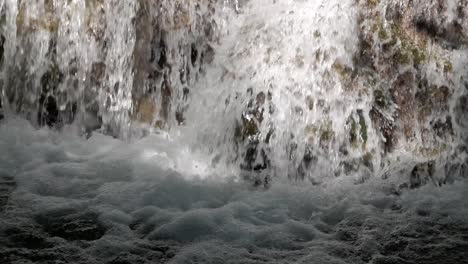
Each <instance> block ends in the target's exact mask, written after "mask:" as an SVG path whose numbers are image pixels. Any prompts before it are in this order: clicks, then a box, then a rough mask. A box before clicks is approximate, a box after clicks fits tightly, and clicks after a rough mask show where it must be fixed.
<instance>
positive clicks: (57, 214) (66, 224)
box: [36, 210, 106, 241]
mask: <svg viewBox="0 0 468 264" xmlns="http://www.w3.org/2000/svg"><path fill="white" fill-rule="evenodd" d="M97 218H98V215H97V214H96V213H93V212H77V211H74V210H63V211H54V212H49V213H45V214H41V215H38V216H37V217H36V219H37V222H38V223H39V224H41V225H42V227H43V229H44V231H45V232H46V233H48V234H49V235H51V236H57V237H61V238H64V239H66V240H70V241H74V240H87V241H93V240H97V239H99V238H101V237H102V236H103V235H104V234H105V232H106V228H104V226H102V225H101V224H100V223H99V221H98V219H97Z"/></svg>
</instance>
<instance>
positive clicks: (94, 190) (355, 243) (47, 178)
mask: <svg viewBox="0 0 468 264" xmlns="http://www.w3.org/2000/svg"><path fill="white" fill-rule="evenodd" d="M65 131H67V130H65ZM68 132H70V131H68ZM0 146H1V148H0V149H1V151H0V162H1V164H2V170H1V172H0V173H1V174H3V175H5V174H6V175H15V179H16V181H17V184H18V187H17V189H16V190H15V191H14V193H13V194H12V196H11V198H10V201H9V203H8V205H7V208H6V211H5V212H4V214H3V216H2V217H1V220H0V221H1V230H8V229H9V228H13V227H16V228H20V230H21V228H24V229H25V230H30V228H31V227H33V228H34V226H36V225H37V224H34V222H33V219H34V218H35V217H37V215H47V214H48V213H49V212H67V210H68V211H69V210H78V212H80V211H81V212H90V211H91V212H96V213H97V214H98V221H99V222H100V223H102V224H103V225H104V226H105V227H106V228H107V231H106V233H105V235H104V236H103V237H102V238H100V239H99V240H96V241H90V242H80V243H79V242H78V241H77V242H73V241H66V240H64V239H62V238H59V237H55V238H52V237H50V238H47V241H49V242H51V243H54V246H53V247H52V248H47V249H40V252H43V253H42V254H43V255H44V254H45V255H46V256H47V254H50V255H51V256H54V258H57V259H58V258H64V259H65V261H67V259H68V261H67V263H70V262H73V263H105V262H106V261H109V260H112V259H115V258H116V257H118V256H124V257H125V258H126V259H127V260H128V261H129V262H130V263H136V262H138V261H143V260H144V262H145V263H146V261H150V259H153V261H155V260H154V259H155V258H156V259H157V257H156V256H155V255H154V254H155V252H154V251H152V250H150V248H151V246H150V245H161V243H162V244H163V245H167V246H169V247H170V249H171V250H170V251H171V252H173V253H175V257H174V258H171V259H170V260H168V261H169V262H170V263H265V262H268V263H365V262H367V261H365V262H363V261H364V260H363V258H364V259H365V256H370V257H369V260H370V259H374V261H377V260H378V259H380V261H383V260H382V259H387V260H388V261H390V260H391V259H393V260H394V261H395V259H396V260H398V257H397V255H396V254H397V253H398V254H400V255H401V256H403V257H404V256H407V257H408V256H409V258H410V259H414V260H416V259H417V258H418V257H420V258H421V259H424V258H425V257H427V256H431V254H432V255H433V256H434V258H435V259H436V258H440V257H441V254H444V253H443V252H444V247H445V246H449V247H451V248H454V250H455V251H453V252H454V253H452V254H453V255H452V259H455V260H457V259H459V258H460V256H464V255H463V254H462V253H463V247H464V246H463V245H465V246H466V224H467V223H468V211H467V208H468V204H467V201H468V200H467V199H468V188H467V187H468V186H467V183H466V181H460V182H456V183H455V184H453V185H446V186H444V187H442V188H437V187H435V186H426V187H424V188H421V189H417V190H412V191H408V192H405V193H404V194H403V195H401V196H397V195H395V194H393V193H392V191H391V189H392V186H391V184H389V183H388V182H383V181H382V180H373V181H370V182H368V183H366V184H363V185H354V184H352V183H350V182H349V181H348V180H346V179H345V178H341V179H337V180H335V181H334V182H332V183H330V184H329V185H328V186H325V187H324V186H322V187H312V186H301V185H295V184H291V183H277V184H275V185H274V186H272V187H271V188H270V189H269V190H255V189H252V187H250V186H249V185H248V184H247V183H244V182H238V181H236V179H235V178H232V177H231V176H230V175H220V174H212V172H211V171H210V168H211V166H210V163H209V160H207V159H205V158H204V157H203V156H199V155H196V154H193V153H192V154H186V155H184V154H183V153H185V147H184V146H181V145H178V144H174V143H173V142H172V143H171V142H170V141H168V140H167V139H165V138H163V137H161V136H151V137H148V138H145V139H142V140H139V141H136V142H134V143H132V144H128V143H124V142H122V141H119V140H116V139H111V138H109V137H108V136H103V135H100V134H94V135H93V136H92V137H91V138H90V139H89V140H84V139H82V138H80V137H78V136H75V135H73V133H57V132H52V131H49V130H47V129H42V130H35V129H34V128H33V127H31V126H30V125H29V124H28V123H27V122H25V121H21V120H10V121H8V122H7V123H3V124H1V126H0ZM135 223H138V225H136V226H137V227H136V228H134V230H132V229H130V227H129V226H132V224H135ZM431 223H432V224H431ZM434 224H435V226H433V225H434ZM444 228H445V229H444ZM446 228H448V230H449V231H450V232H455V233H456V234H455V235H450V234H449V233H448V232H449V231H447V230H446ZM460 228H461V229H460ZM463 228H464V229H463ZM431 230H432V231H431ZM463 230H465V231H463ZM410 231H411V232H410ZM27 232H31V231H27ZM35 232H39V233H40V231H35ZM412 232H413V233H412ZM414 232H415V233H414ZM433 232H436V233H433ZM392 234H393V235H392ZM434 234H438V235H435V236H437V237H438V239H435V237H434ZM444 234H446V235H444ZM348 236H350V237H348ZM406 236H408V237H406ZM413 236H420V237H427V239H431V237H432V239H434V241H431V242H430V243H431V245H432V246H433V247H434V249H433V250H432V251H429V252H425V253H424V255H418V254H419V253H417V252H419V251H418V250H423V251H424V249H423V248H424V247H425V244H424V243H420V242H419V240H414V239H412V238H411V237H413ZM5 238H6V239H7V237H5ZM161 241H166V242H161ZM401 241H406V243H408V244H409V245H410V246H409V247H408V249H407V250H406V251H405V250H404V249H402V250H401V251H399V252H396V253H395V252H390V253H383V252H384V251H383V248H384V247H385V246H386V245H387V244H391V243H393V242H401ZM3 242H4V241H3ZM144 245H147V246H146V247H145V246H144ZM444 245H445V246H444ZM460 247H461V248H460ZM465 248H466V247H465ZM24 250H26V251H24ZM0 252H2V253H3V255H4V254H5V252H8V251H5V249H3V250H0ZM13 252H15V251H13ZM23 252H26V253H22V254H23V255H24V254H25V255H26V256H27V255H28V254H32V255H33V256H34V254H38V253H34V252H36V251H34V250H28V249H23ZM28 252H32V253H28ZM415 252H416V253H415ZM441 252H442V253H441ZM16 254H17V253H16ZM381 254H382V255H381ZM405 254H406V255H405ZM411 254H416V255H411ZM427 254H429V255H427ZM460 254H461V255H460ZM13 255H14V254H13ZM383 255H385V256H383ZM72 256H74V257H75V258H72ZM77 256H78V257H77ZM159 257H160V256H159ZM13 259H14V258H13ZM449 259H450V258H449ZM12 263H16V262H14V261H13V262H12ZM18 263H19V262H18ZM138 263H139V262H138ZM376 263H378V262H376ZM451 263H455V262H451ZM457 263H463V262H457Z"/></svg>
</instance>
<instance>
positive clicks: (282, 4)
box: [0, 0, 468, 264]
mask: <svg viewBox="0 0 468 264" xmlns="http://www.w3.org/2000/svg"><path fill="white" fill-rule="evenodd" d="M101 2H102V1H98V0H96V1H50V2H49V1H26V0H23V1H15V0H6V1H1V2H0V3H2V5H0V6H1V7H2V8H3V9H2V10H3V12H5V14H6V15H5V18H6V20H5V22H2V23H4V24H2V34H3V35H4V36H5V39H6V42H5V54H4V61H7V62H10V63H4V64H3V67H2V80H4V83H6V84H8V85H6V86H2V87H1V89H2V90H1V91H2V99H3V102H4V104H5V105H6V106H5V108H6V111H7V118H6V120H4V121H0V122H1V123H0V177H3V176H11V177H13V178H14V180H15V181H16V185H17V186H16V188H15V189H14V190H13V192H12V193H11V195H10V197H9V200H8V203H7V205H6V207H5V210H4V211H3V212H2V215H1V217H0V231H1V232H2V234H5V235H4V236H3V237H2V238H1V239H0V257H1V258H0V260H2V258H3V257H5V256H8V257H9V258H8V259H7V261H11V262H12V263H23V262H22V261H26V260H30V262H32V263H34V260H33V259H34V257H36V258H37V257H38V256H42V257H43V258H44V259H40V260H38V261H37V262H42V263H48V262H47V261H48V260H47V256H48V257H49V258H51V259H53V260H57V261H58V260H59V259H61V260H62V262H65V263H106V262H108V261H112V260H116V258H121V259H124V260H125V261H127V263H158V262H166V261H167V262H169V263H320V264H323V263H418V262H420V263H431V262H430V261H429V260H430V259H431V258H433V259H434V260H438V261H439V263H443V261H444V260H446V261H448V262H450V263H466V252H465V251H464V249H465V248H466V246H467V235H466V232H467V230H468V227H467V225H468V211H467V210H468V209H467V208H468V204H467V201H468V200H467V199H468V186H467V182H466V180H463V179H458V178H457V176H465V175H456V176H454V178H455V179H453V182H451V184H447V185H443V186H441V187H436V186H435V185H436V184H437V183H438V182H437V181H436V180H434V183H436V184H432V183H429V184H427V185H425V186H423V187H421V188H418V189H414V190H410V189H405V188H403V187H401V186H402V185H404V184H405V183H407V182H408V181H409V176H410V173H411V169H412V168H413V166H414V164H416V163H418V162H424V161H426V160H425V159H424V158H421V157H417V156H415V155H414V153H411V152H410V151H408V149H410V148H411V147H413V146H405V145H404V143H405V142H403V143H401V145H400V146H398V148H397V151H395V153H393V154H392V155H390V156H389V157H387V160H384V157H383V150H382V146H381V144H380V143H379V142H380V140H381V139H380V138H379V137H380V136H379V135H378V134H377V131H376V129H374V128H373V127H371V125H370V124H371V120H370V117H369V114H368V113H369V110H370V109H371V107H372V102H373V99H374V98H373V95H372V94H371V93H367V92H362V93H359V92H358V93H349V92H348V91H347V89H348V88H349V87H345V86H344V83H343V82H342V81H341V80H340V74H339V73H337V72H336V71H335V70H334V67H336V65H341V67H353V65H352V58H353V54H354V53H355V52H356V51H357V49H358V46H357V45H358V29H357V28H356V27H357V20H358V10H357V6H356V5H355V4H354V3H355V1H351V0H349V1H348V0H346V1H339V0H336V1H335V0H332V1H299V0H285V1H271V0H258V1H256V0H255V1H254V0H251V1H219V3H215V4H207V3H205V2H203V3H202V4H200V3H199V2H197V1H178V2H177V1H161V3H150V4H148V3H147V2H144V1H104V2H102V3H101ZM206 2H208V1H206ZM19 3H21V4H19ZM46 3H52V7H53V10H54V11H53V12H51V11H50V10H49V11H48V9H47V8H46V7H47V5H46ZM178 3H179V4H178ZM180 3H182V4H180ZM197 4H200V7H199V8H200V9H196V5H197ZM383 7H384V6H383V4H382V9H383ZM212 10H215V11H212ZM212 12H214V13H212ZM48 16H50V17H52V18H51V19H50V20H48V18H47V17H48ZM18 17H20V18H21V19H18ZM141 17H144V19H141V20H139V21H140V22H135V21H136V20H137V19H136V18H141ZM187 17H188V18H187ZM145 19H146V20H145ZM187 19H188V20H187ZM206 20H208V21H209V20H212V21H211V22H210V27H211V29H210V30H213V31H214V33H212V34H208V35H209V36H207V35H205V34H206V32H205V30H206V29H205V26H206V23H207V22H206ZM47 21H49V22H47ZM142 21H143V22H142ZM148 21H149V22H148ZM55 23H56V24H55ZM138 23H141V24H142V25H143V26H141V28H139V27H136V26H135V24H138ZM187 24H189V25H191V26H187ZM138 25H139V24H138ZM155 25H158V26H161V27H162V28H163V29H165V30H167V32H165V33H164V34H166V35H165V37H164V39H165V45H167V50H166V51H165V53H166V54H167V58H166V60H167V61H168V62H167V63H166V64H167V65H166V64H164V63H163V65H162V66H160V65H156V64H158V60H161V57H162V55H161V54H162V53H161V50H162V49H163V48H161V47H160V46H161V44H160V43H154V42H152V41H159V38H158V37H157V36H156V37H155V35H157V34H162V35H164V34H163V33H160V32H159V33H155V32H152V29H153V28H152V27H155ZM50 27H52V28H55V27H56V29H53V30H51V29H50ZM54 34H55V35H56V36H54ZM55 38H56V41H57V43H56V51H55V53H56V54H55V55H51V54H50V49H51V45H50V41H51V40H53V39H55ZM161 38H162V37H161ZM192 43H195V44H196V45H198V46H197V47H199V50H198V53H199V54H198V57H199V59H198V61H197V63H196V66H195V65H193V64H192V63H191V58H190V55H189V54H190V52H193V51H192V50H191V45H192ZM207 45H209V46H210V47H211V48H212V49H213V50H214V54H213V58H212V62H211V63H206V64H204V65H200V62H199V61H200V60H201V59H200V57H201V54H200V53H201V50H203V49H205V48H206V47H207ZM52 46H53V45H52ZM155 46H157V48H155ZM103 47H105V48H103ZM151 49H155V50H153V51H151ZM152 53H156V54H155V55H154V54H152ZM153 55H154V56H155V57H156V58H153V59H154V60H153V61H152V62H148V60H147V59H148V58H149V57H152V56H153ZM455 55H456V56H458V57H459V60H457V61H456V63H454V65H453V67H454V77H453V79H454V80H455V79H456V80H458V79H461V78H460V77H461V76H464V75H463V74H465V73H464V70H466V65H465V64H464V62H466V61H468V59H467V58H468V56H467V53H466V52H465V51H464V50H462V51H457V52H455ZM455 55H453V56H455ZM206 56H208V55H206ZM55 60H56V61H55ZM13 61H14V63H13ZM99 63H104V65H105V66H106V67H105V69H104V70H103V73H102V75H103V76H104V77H102V80H100V81H96V80H94V78H97V77H95V76H93V74H96V71H99V70H98V68H99V67H98V68H96V67H97V66H96V65H98V64H99ZM55 64H56V65H57V67H58V69H60V71H61V72H62V73H63V75H64V77H63V79H62V80H61V81H60V82H59V85H58V87H57V88H56V89H57V91H54V95H55V96H56V97H57V98H58V100H57V104H58V105H59V109H60V110H61V111H62V110H64V112H65V110H67V109H68V107H70V105H71V104H72V103H74V102H75V103H77V108H78V110H77V117H76V119H75V121H74V123H73V124H72V125H64V126H62V127H61V129H60V130H55V129H49V128H44V127H43V128H39V126H37V123H38V122H37V118H36V116H35V115H36V112H37V109H38V108H40V105H39V104H38V100H39V97H40V96H41V89H42V87H41V77H42V76H43V74H44V73H45V72H47V71H49V70H50V68H53V67H54V65H55ZM168 65H170V66H168ZM434 65H435V64H434ZM434 65H433V64H428V65H427V71H428V73H430V74H429V75H430V76H431V78H432V79H431V81H432V82H434V83H437V82H440V81H441V78H440V73H437V72H436V70H434V69H432V68H431V67H435V66H434ZM151 74H153V75H155V76H157V77H154V79H151V78H149V77H148V76H147V75H151ZM431 74H432V75H431ZM181 75H184V77H183V78H182V77H180V76H181ZM11 78H13V79H14V80H10V81H5V80H9V79H11ZM22 78H23V79H25V80H23V79H22ZM457 78H458V79H457ZM97 79H99V78H97ZM17 80H21V81H17ZM164 82H167V83H169V85H170V86H171V88H170V89H171V91H170V93H171V96H170V100H169V101H170V103H169V114H168V117H167V120H164V121H165V123H163V125H161V126H158V125H156V123H157V122H158V121H161V119H164V118H163V116H164V113H163V112H164V109H160V108H163V103H162V101H164V100H165V99H164V97H165V96H167V95H165V94H164V91H162V90H163V89H162V88H161V87H162V86H163V85H164ZM458 82H459V80H458V81H457V82H456V83H454V84H453V86H455V87H459V86H460V87H461V84H460V83H458ZM444 84H445V83H441V84H439V85H444ZM154 87H156V88H154ZM187 87H189V88H190V94H189V96H188V99H184V95H183V94H184V88H187ZM152 89H156V91H154V92H152V93H151V96H150V100H152V101H153V102H155V104H156V103H157V104H158V106H157V107H156V108H155V109H156V110H155V109H152V111H153V112H155V113H153V114H154V116H152V117H151V120H150V122H149V123H150V124H141V123H139V122H138V118H135V116H134V114H135V113H134V112H135V111H136V110H135V108H136V106H135V103H136V102H137V101H138V100H140V99H141V98H142V97H144V96H146V93H149V91H151V90H152ZM249 89H251V91H250V92H249V91H248V90H249ZM463 91H464V90H463V89H459V90H457V91H456V93H457V96H461V95H463V93H465V92H463ZM261 92H263V94H264V96H265V97H266V99H265V104H264V105H261V106H258V107H257V108H256V107H255V105H256V101H255V100H256V97H257V95H258V94H259V93H261ZM250 93H251V94H250ZM12 94H14V95H15V96H16V97H15V98H14V100H13V102H12V103H11V105H9V100H7V99H6V98H7V97H9V96H11V95H12ZM269 94H271V98H268V97H270V96H269ZM455 97H456V96H455ZM307 98H312V99H313V101H312V105H313V107H311V108H312V109H309V107H310V104H311V102H310V101H309V100H308V99H307ZM137 99H138V100H137ZM251 101H252V102H253V105H254V106H252V105H251V106H249V104H252V102H251ZM226 102H228V103H226ZM94 104H97V106H95V105H94ZM18 105H20V107H19V106H18ZM15 108H19V109H15ZM95 108H97V109H95ZM180 109H183V110H184V117H185V122H184V124H183V125H181V126H178V125H177V120H176V118H175V112H176V111H178V110H180ZM270 109H273V111H271V113H270ZM358 110H359V111H362V112H363V113H364V114H363V115H360V114H358V113H359V112H358ZM93 111H96V112H97V113H98V115H99V116H100V117H101V118H102V123H103V126H102V127H101V129H100V130H98V131H95V132H94V133H92V134H88V135H90V138H89V139H85V136H83V131H82V130H87V127H91V126H96V124H95V123H97V120H96V116H95V115H96V113H94V112H93ZM249 111H251V112H249ZM252 111H253V113H252ZM255 111H263V121H262V122H257V123H256V125H257V126H258V132H259V133H258V134H256V135H249V137H248V138H247V139H243V140H239V139H236V138H235V136H234V135H235V134H236V129H237V127H236V126H237V125H238V124H242V122H245V120H253V119H252V118H253V115H255ZM15 112H19V113H15ZM461 113H463V111H461ZM17 115H20V116H22V117H26V119H29V121H31V123H32V124H33V125H31V124H30V123H28V122H27V121H24V120H23V119H21V118H19V117H17ZM350 115H352V116H353V117H354V119H356V120H359V119H360V118H363V119H364V120H365V123H366V124H368V129H367V130H368V132H367V140H366V142H365V147H363V148H361V147H358V148H354V149H352V148H350V154H349V156H348V157H343V156H342V154H341V153H340V148H341V147H343V146H345V147H350V146H349V142H348V141H349V126H350V125H349V124H348V123H347V120H348V117H349V116H350ZM242 116H244V118H242ZM460 120H461V121H460V122H458V123H459V125H460V127H457V129H458V133H459V134H457V135H456V136H457V137H460V138H461V140H465V139H466V138H463V137H464V135H465V134H466V133H464V131H463V129H464V128H465V127H464V126H463V125H464V123H463V122H464V121H463V120H465V119H464V117H463V116H461V117H460ZM272 129H273V130H274V135H273V136H272V137H271V140H270V142H269V143H266V142H265V141H266V138H267V137H268V132H269V131H270V130H272ZM323 130H325V131H328V130H331V131H333V136H332V137H333V140H331V139H328V140H326V139H325V140H322V136H323V135H319V134H320V133H322V132H320V131H323ZM148 131H149V132H150V133H148ZM318 131H319V132H318ZM87 132H89V131H87ZM109 134H111V135H113V136H117V137H119V138H120V139H114V138H113V137H111V136H109ZM143 135H145V136H143ZM324 138H327V136H324ZM121 139H124V140H121ZM255 139H258V140H259V142H260V143H259V144H258V146H257V148H258V149H263V150H264V151H265V152H266V153H267V155H268V159H269V161H270V163H271V165H270V167H269V168H268V169H266V170H264V171H262V172H259V173H257V172H255V173H253V172H252V174H255V175H257V174H261V176H262V177H263V176H264V175H263V174H266V175H267V176H269V177H272V178H273V179H274V181H273V183H271V184H270V185H267V187H269V188H264V187H263V186H261V187H253V186H252V185H253V184H252V182H251V181H244V179H243V178H244V177H243V176H244V175H243V174H245V173H246V172H245V170H241V169H240V167H241V165H243V163H244V156H245V152H246V149H248V147H249V143H250V142H251V141H250V140H255ZM358 141H359V144H362V143H363V141H364V140H363V139H362V138H359V139H358ZM418 143H421V142H419V141H418V142H416V144H418ZM457 143H458V142H457ZM293 145H295V146H296V147H295V148H293V147H292V146H293ZM408 145H410V144H408ZM450 147H452V146H450ZM310 149H312V154H313V155H314V157H317V162H316V164H314V166H312V168H310V169H308V170H307V172H306V175H305V179H308V180H306V181H302V180H300V178H301V177H299V176H298V177H296V174H297V173H298V172H297V171H298V170H299V169H298V168H299V167H301V166H302V162H303V159H304V156H305V153H306V152H307V151H309V150H310ZM454 149H456V146H453V149H451V148H449V149H448V150H447V151H446V152H444V153H442V154H441V155H440V157H437V159H438V161H439V160H442V161H443V162H442V163H440V164H438V165H437V168H436V169H437V173H440V175H443V176H440V178H444V177H446V175H445V173H446V172H445V171H443V170H444V165H445V163H444V162H445V161H446V160H447V159H449V157H451V156H449V154H451V152H452V151H454ZM366 153H371V155H372V164H371V165H370V166H369V167H363V166H361V167H359V170H358V171H355V172H353V173H351V174H350V175H341V177H335V176H337V175H338V174H339V173H337V172H336V170H337V168H339V167H340V166H341V164H340V162H342V161H344V160H345V159H351V160H352V159H360V158H361V157H362V156H363V155H364V154H366ZM464 155H465V154H463V153H461V154H460V155H459V156H457V157H456V158H457V159H458V160H459V161H460V163H461V164H462V163H463V162H465V160H466V156H464ZM259 156H260V155H258V156H257V157H256V160H255V162H256V163H262V162H263V161H262V160H260V157H259ZM456 161H457V160H453V162H454V163H456ZM460 171H461V172H459V174H463V173H465V172H466V171H463V168H462V169H461V170H460ZM438 175H439V174H437V175H436V176H435V177H434V178H437V177H439V176H438ZM384 176H385V177H384ZM291 178H292V179H295V180H297V179H299V180H298V181H291V180H290V179H291ZM311 182H312V183H313V184H314V185H316V186H314V185H312V184H311ZM70 211H72V212H74V213H73V214H80V213H87V212H92V213H95V214H96V215H97V220H96V221H97V222H98V223H100V224H101V225H103V226H104V227H105V232H104V235H103V237H100V238H99V239H96V240H92V241H70V240H67V239H65V238H64V237H61V236H54V235H50V234H47V231H45V229H46V228H45V227H44V225H45V224H41V223H38V222H40V221H38V220H37V219H38V218H41V217H46V218H47V217H49V216H50V215H54V214H57V213H58V214H65V215H67V214H68V213H69V212H70ZM73 214H72V215H73ZM14 228H17V230H20V231H16V232H19V233H21V232H23V233H27V234H29V233H32V234H33V235H38V236H44V237H45V238H44V239H45V240H46V242H47V243H50V246H47V247H44V248H42V247H40V248H39V249H37V248H31V246H30V245H28V246H24V247H22V246H21V243H17V244H15V243H13V242H12V241H14V235H11V231H9V230H11V229H14ZM21 230H22V231H21ZM31 230H32V231H31ZM24 240H26V241H27V239H26V238H25V239H24ZM392 243H393V244H392ZM18 244H19V245H18ZM394 244H397V245H403V246H401V247H397V248H398V249H396V250H392V249H391V248H392V246H393V245H394ZM428 244H429V245H428ZM155 247H167V248H168V249H167V250H163V251H162V250H159V249H154V248H155ZM389 248H390V249H389ZM25 259H26V260H25ZM428 259H429V260H428ZM404 260H406V261H408V262H404ZM424 261H426V262H424ZM26 263H27V262H26ZM124 263H125V262H124Z"/></svg>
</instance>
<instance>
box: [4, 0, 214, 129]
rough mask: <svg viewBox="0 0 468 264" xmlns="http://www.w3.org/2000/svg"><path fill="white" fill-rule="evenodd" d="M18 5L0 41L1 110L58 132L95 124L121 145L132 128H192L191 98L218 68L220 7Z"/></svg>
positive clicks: (97, 1)
mask: <svg viewBox="0 0 468 264" xmlns="http://www.w3.org/2000/svg"><path fill="white" fill-rule="evenodd" d="M15 2H16V1H14V2H12V3H8V4H7V5H5V6H4V7H3V9H4V12H3V13H2V16H3V18H4V19H3V20H2V22H1V23H2V30H1V31H2V32H0V35H1V40H2V41H1V42H0V44H1V45H0V55H1V56H0V57H2V58H3V57H5V60H3V59H2V71H3V72H4V73H5V76H7V77H8V78H6V79H5V80H3V84H2V87H1V88H0V94H2V95H1V96H2V97H3V98H2V100H1V101H4V102H8V103H9V105H11V106H12V108H13V109H12V110H13V111H15V112H17V113H20V114H23V115H24V116H25V117H27V118H28V119H30V120H31V121H32V122H33V123H35V124H37V125H38V126H45V125H47V126H50V127H61V126H62V125H63V124H67V123H71V122H73V121H78V122H80V123H86V120H84V119H86V118H88V117H87V116H89V115H94V116H95V117H94V119H96V120H100V122H101V125H102V130H103V131H104V132H105V133H108V134H112V135H114V136H119V137H125V135H123V134H125V133H126V132H125V130H128V129H127V127H128V126H129V124H131V123H132V122H142V123H147V124H150V125H152V126H155V127H158V128H160V129H162V128H164V129H167V128H169V127H170V126H174V125H179V124H183V123H184V119H185V118H184V112H185V111H186V109H187V106H188V104H189V101H190V89H191V88H192V85H193V84H194V83H195V82H196V81H197V80H198V78H199V77H200V75H202V74H203V68H204V65H206V64H209V63H210V62H211V61H212V60H213V52H214V51H213V48H212V47H211V46H210V44H209V43H213V42H216V27H217V24H216V21H215V19H214V18H213V16H214V13H215V12H216V10H217V8H215V7H216V5H217V4H215V3H214V2H213V1H158V2H155V1H147V0H135V1H129V2H126V3H121V2H118V1H115V2H113V3H110V2H105V1H101V0H89V1H82V2H80V3H65V2H63V3H54V2H53V1H45V2H42V1H41V2H40V3H39V2H38V3H35V4H34V5H32V4H31V5H30V4H27V3H26V2H24V1H23V2H22V1H18V2H17V3H15ZM80 21H84V22H85V23H81V22H80ZM125 30H127V31H125ZM7 46H8V47H11V48H6V47H7ZM5 49H6V50H5ZM32 58H34V59H32ZM10 61H16V62H17V63H10ZM23 69H31V70H30V71H25V70H23ZM3 95H4V96H3ZM0 108H1V107H0Z"/></svg>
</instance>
